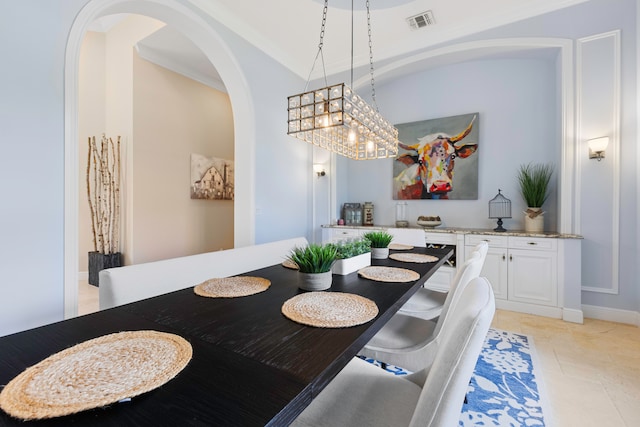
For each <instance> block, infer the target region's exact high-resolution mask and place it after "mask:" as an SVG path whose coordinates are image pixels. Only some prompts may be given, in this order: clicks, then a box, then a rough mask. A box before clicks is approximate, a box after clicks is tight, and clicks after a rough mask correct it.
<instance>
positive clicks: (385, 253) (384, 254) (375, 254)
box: [371, 248, 389, 259]
mask: <svg viewBox="0 0 640 427" xmlns="http://www.w3.org/2000/svg"><path fill="white" fill-rule="evenodd" d="M371 258H373V259H387V258H389V248H371Z"/></svg>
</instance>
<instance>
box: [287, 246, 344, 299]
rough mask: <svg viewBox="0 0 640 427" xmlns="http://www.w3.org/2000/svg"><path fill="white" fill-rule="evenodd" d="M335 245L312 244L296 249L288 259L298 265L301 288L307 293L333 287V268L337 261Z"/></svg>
mask: <svg viewBox="0 0 640 427" xmlns="http://www.w3.org/2000/svg"><path fill="white" fill-rule="evenodd" d="M336 256H337V249H336V247H335V246H334V245H331V244H327V245H317V244H313V243H312V244H310V245H308V246H305V247H302V248H300V247H296V248H294V249H293V250H292V251H291V253H290V254H289V257H288V259H289V260H290V261H293V262H295V263H296V264H297V265H298V275H299V277H300V280H299V287H300V289H304V290H307V291H321V290H324V289H328V288H330V287H331V282H332V277H331V266H332V265H333V262H334V261H335V260H336Z"/></svg>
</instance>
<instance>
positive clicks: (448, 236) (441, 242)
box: [424, 231, 464, 292]
mask: <svg viewBox="0 0 640 427" xmlns="http://www.w3.org/2000/svg"><path fill="white" fill-rule="evenodd" d="M424 234H425V243H426V245H427V247H439V248H441V247H450V248H453V250H454V252H453V255H452V257H451V258H450V259H449V261H447V262H445V263H444V264H443V265H442V267H440V268H439V269H438V271H436V272H435V273H433V276H431V277H430V278H429V280H427V281H426V282H425V284H424V287H425V288H428V289H433V290H435V291H439V292H449V289H450V288H451V282H453V278H454V277H455V275H456V268H457V267H456V266H457V265H458V261H460V262H462V259H463V254H462V253H459V252H458V248H462V245H461V243H464V236H463V235H461V234H455V233H436V232H429V231H426V232H425V233H424Z"/></svg>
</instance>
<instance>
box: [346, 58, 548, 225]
mask: <svg viewBox="0 0 640 427" xmlns="http://www.w3.org/2000/svg"><path fill="white" fill-rule="evenodd" d="M376 93H377V98H378V103H379V105H380V108H381V109H382V112H383V114H385V115H386V117H387V118H388V119H389V120H390V121H392V122H393V123H407V122H414V121H419V120H426V119H434V118H439V117H448V116H455V115H461V114H467V113H479V118H478V121H477V124H478V126H479V129H480V140H479V147H478V151H477V152H476V153H475V154H473V156H478V157H479V183H478V187H479V191H478V200H411V201H408V209H407V219H408V220H409V221H410V222H412V223H414V224H415V221H416V219H417V217H418V216H419V215H439V216H440V217H441V218H442V220H443V222H444V223H443V226H448V227H478V228H488V227H491V228H493V227H495V220H490V219H488V218H487V216H488V202H489V200H491V199H492V198H493V197H494V196H495V195H496V194H497V193H498V189H499V188H500V189H502V192H503V194H504V195H505V196H506V197H508V198H509V199H511V201H512V216H513V218H512V219H506V220H504V223H505V224H504V226H505V227H506V228H507V229H522V228H523V227H524V218H523V214H522V211H523V210H524V209H525V208H526V206H525V204H524V201H523V200H522V198H521V197H520V196H519V194H518V187H517V182H516V179H515V176H516V173H517V169H518V167H519V165H520V164H524V163H529V162H548V163H554V164H555V163H556V162H557V159H558V158H559V146H560V142H559V141H560V139H559V134H558V132H557V123H556V120H557V109H556V88H555V61H554V60H553V59H548V60H545V59H539V60H538V59H521V60H515V59H514V60H508V59H496V60H483V61H472V62H463V63H459V64H455V65H450V66H447V67H440V68H436V69H433V70H428V71H423V72H420V73H415V74H412V75H409V76H406V77H404V78H402V79H398V80H396V81H394V82H390V83H387V84H385V85H382V86H380V87H378V88H377V89H376ZM403 142H405V143H412V141H403ZM464 161H465V159H456V162H457V165H460V164H462V162H464ZM347 168H348V173H347V177H348V178H347V180H348V186H347V188H348V190H347V194H345V195H344V196H343V197H345V198H344V199H342V200H340V201H339V205H342V203H344V202H345V201H354V202H358V201H373V203H374V216H375V222H376V223H378V224H393V223H394V221H395V203H396V201H394V200H393V199H392V191H391V190H392V188H391V187H392V178H391V177H392V160H376V161H369V162H349V163H348V164H347ZM454 174H455V169H454ZM555 182H556V180H555V175H554V181H553V185H552V188H554V190H553V191H552V193H551V196H550V200H549V201H548V203H547V204H545V210H546V211H547V212H548V214H547V215H546V224H547V228H548V229H549V230H555V229H556V219H557V203H556V200H555V196H556V194H557V192H556V191H555Z"/></svg>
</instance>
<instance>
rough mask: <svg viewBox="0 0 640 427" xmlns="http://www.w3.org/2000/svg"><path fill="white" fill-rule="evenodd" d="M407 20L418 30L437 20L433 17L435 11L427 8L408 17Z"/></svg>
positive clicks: (413, 28)
mask: <svg viewBox="0 0 640 427" xmlns="http://www.w3.org/2000/svg"><path fill="white" fill-rule="evenodd" d="M407 22H408V23H409V26H410V27H411V29H412V30H417V29H420V28H424V27H428V26H430V25H433V24H435V23H436V20H435V19H433V12H431V11H430V10H427V11H426V12H422V13H421V14H419V15H415V16H412V17H410V18H407Z"/></svg>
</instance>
